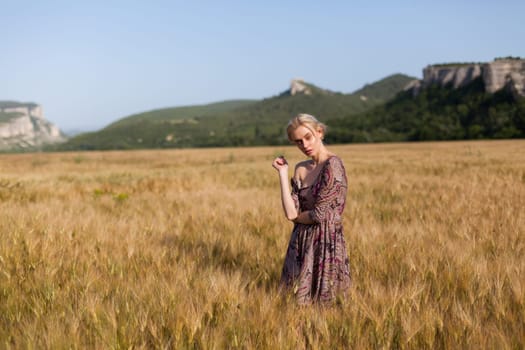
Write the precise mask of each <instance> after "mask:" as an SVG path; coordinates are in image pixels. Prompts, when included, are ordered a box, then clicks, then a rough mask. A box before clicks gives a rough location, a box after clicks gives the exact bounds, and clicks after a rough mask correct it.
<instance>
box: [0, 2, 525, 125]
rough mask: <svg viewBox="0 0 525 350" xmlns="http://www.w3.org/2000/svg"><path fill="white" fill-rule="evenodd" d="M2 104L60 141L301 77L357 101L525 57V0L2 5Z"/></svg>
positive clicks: (278, 88) (268, 92) (261, 94)
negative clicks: (404, 83)
mask: <svg viewBox="0 0 525 350" xmlns="http://www.w3.org/2000/svg"><path fill="white" fill-rule="evenodd" d="M0 34H1V38H2V46H1V53H0V79H1V83H0V100H16V101H21V102H35V103H38V104H41V105H42V107H43V109H44V115H45V117H46V118H47V119H49V120H50V121H52V122H53V123H55V124H57V125H58V126H59V127H60V128H62V129H63V130H70V129H96V128H101V127H103V126H105V125H107V124H109V123H111V122H113V121H115V120H118V119H120V118H122V117H125V116H128V115H130V114H134V113H139V112H143V111H147V110H152V109H157V108H163V107H172V106H182V105H192V104H202V103H208V102H217V101H222V100H228V99H237V98H253V99H261V98H265V97H270V96H273V95H276V94H277V93H279V92H282V91H284V90H285V89H287V88H288V85H289V83H290V80H291V79H292V78H294V77H301V78H303V79H305V80H306V81H308V82H311V83H314V84H316V85H318V86H320V87H323V88H327V89H331V90H335V91H340V92H345V93H347V92H352V91H354V90H357V89H358V88H360V87H362V86H363V85H364V84H366V83H372V82H374V81H376V80H379V79H381V78H384V77H386V76H388V75H390V74H394V73H404V74H409V75H413V76H416V77H419V78H420V77H421V74H422V73H421V72H422V69H423V68H424V67H425V66H426V65H428V64H433V63H444V62H458V61H461V62H465V61H466V62H472V61H476V62H480V61H482V62H485V61H491V60H492V59H494V58H495V57H500V56H508V55H512V56H521V57H525V1H523V0H520V1H518V0H499V1H495V0H493V1H487V0H478V1H474V0H472V1H467V0H455V1H452V0H440V1H437V0H436V1H425V0H420V1H415V0H414V1H352V0H347V1H331V0H325V1H307V0H303V1H286V0H281V1H274V0H266V1H240V0H239V1H228V0H224V1H199V0H194V1H132V0H128V1H110V0H108V1H98V0H92V1H83V2H77V1H53V0H48V1H45V0H42V1H37V0H33V1H25V0H17V1H11V0H7V1H5V0H3V1H1V2H0Z"/></svg>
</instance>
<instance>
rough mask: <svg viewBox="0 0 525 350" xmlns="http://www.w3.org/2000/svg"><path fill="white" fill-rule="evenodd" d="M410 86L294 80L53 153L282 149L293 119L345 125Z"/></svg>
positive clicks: (151, 114) (134, 120)
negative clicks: (257, 95)
mask: <svg viewBox="0 0 525 350" xmlns="http://www.w3.org/2000/svg"><path fill="white" fill-rule="evenodd" d="M412 80H414V78H413V77H409V76H406V75H402V74H396V75H392V76H390V77H387V78H385V79H382V80H380V81H378V82H375V83H373V84H369V85H366V86H365V87H363V88H362V89H360V90H358V91H356V92H354V93H351V94H343V93H339V92H334V91H330V90H327V89H322V88H319V87H317V86H315V85H314V84H311V83H306V82H304V81H302V80H293V81H292V83H291V86H290V89H288V90H286V91H284V92H282V93H280V94H277V95H276V96H272V97H269V98H266V99H263V100H236V101H224V102H219V103H213V104H208V105H200V106H184V107H175V108H165V109H158V110H153V111H148V112H145V113H139V114H135V115H132V116H129V117H126V118H123V119H121V120H118V121H116V122H115V123H113V124H111V125H109V126H107V127H106V128H104V129H102V130H100V131H97V132H92V133H86V134H81V135H78V136H76V137H73V138H71V139H70V140H69V141H68V142H66V143H64V144H62V145H59V146H58V147H56V148H55V149H60V150H80V149H84V150H87V149H90V150H94V149H136V148H175V147H179V148H183V147H209V146H240V145H245V146H248V145H271V144H283V143H287V140H286V139H285V136H284V125H285V124H286V122H287V121H288V120H289V119H290V118H291V117H292V116H293V115H294V114H297V113H301V112H308V113H311V114H314V115H316V116H318V117H320V118H321V119H322V120H323V121H329V120H331V119H343V120H345V119H348V118H352V116H354V115H357V114H359V113H363V112H365V111H367V110H369V109H370V108H372V107H374V106H378V105H380V104H383V103H385V102H386V101H388V100H389V99H391V98H392V97H394V96H395V94H396V93H397V92H399V91H401V90H402V89H403V88H404V87H405V86H406V85H407V84H408V83H409V82H410V81H412Z"/></svg>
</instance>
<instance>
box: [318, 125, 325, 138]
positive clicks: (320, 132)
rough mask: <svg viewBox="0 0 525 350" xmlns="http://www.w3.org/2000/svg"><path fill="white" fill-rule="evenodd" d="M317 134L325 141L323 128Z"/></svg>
mask: <svg viewBox="0 0 525 350" xmlns="http://www.w3.org/2000/svg"><path fill="white" fill-rule="evenodd" d="M317 134H319V137H320V138H321V140H324V131H323V129H322V128H318V129H317Z"/></svg>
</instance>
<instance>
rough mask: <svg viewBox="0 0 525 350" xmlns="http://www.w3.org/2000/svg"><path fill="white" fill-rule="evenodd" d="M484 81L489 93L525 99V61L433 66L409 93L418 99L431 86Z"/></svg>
mask: <svg viewBox="0 0 525 350" xmlns="http://www.w3.org/2000/svg"><path fill="white" fill-rule="evenodd" d="M479 77H481V78H482V80H483V84H484V85H485V91H487V92H489V93H494V92H496V91H498V90H501V89H505V88H506V89H509V90H510V91H512V93H513V94H514V95H515V96H522V97H523V96H525V59H518V58H505V59H496V60H494V61H492V62H489V63H470V64H468V63H466V64H446V65H431V66H427V67H425V68H424V69H423V79H422V80H416V81H413V82H411V83H410V84H409V85H407V87H406V88H405V90H412V92H413V94H414V95H417V94H419V92H420V91H421V89H423V88H425V87H428V86H431V85H436V84H437V85H439V86H452V87H453V88H460V87H463V86H465V85H467V84H469V83H470V82H472V81H473V80H474V79H477V78H479Z"/></svg>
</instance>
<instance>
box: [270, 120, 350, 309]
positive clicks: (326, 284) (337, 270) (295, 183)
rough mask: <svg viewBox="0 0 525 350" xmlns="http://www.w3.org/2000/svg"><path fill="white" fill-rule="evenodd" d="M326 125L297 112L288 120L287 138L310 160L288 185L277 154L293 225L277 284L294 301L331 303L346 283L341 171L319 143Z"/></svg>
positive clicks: (343, 176) (337, 161)
mask: <svg viewBox="0 0 525 350" xmlns="http://www.w3.org/2000/svg"><path fill="white" fill-rule="evenodd" d="M325 131H326V126H325V125H324V124H323V123H321V122H319V121H318V120H317V119H316V118H315V117H313V116H311V115H308V114H299V115H297V116H296V117H295V118H293V119H292V120H290V122H289V123H288V127H287V133H288V139H289V140H290V141H292V142H293V143H295V144H296V145H297V147H298V148H299V149H300V150H301V152H303V153H304V154H305V155H306V156H308V157H310V158H311V160H306V161H303V162H300V163H298V164H297V166H296V167H295V172H294V175H293V178H292V180H291V186H292V189H291V191H290V188H289V186H288V163H287V161H286V159H284V157H282V156H281V157H277V158H276V159H275V160H274V161H273V164H272V166H273V167H274V168H275V169H277V171H278V172H279V180H280V185H281V200H282V205H283V209H284V213H285V215H286V218H287V219H288V220H290V221H292V222H293V223H294V227H293V231H292V236H291V238H290V243H289V245H288V250H287V253H286V258H285V261H284V266H283V271H282V276H281V285H282V286H284V287H288V288H289V289H291V290H293V293H294V294H295V297H296V299H297V301H298V303H299V304H310V303H312V302H321V303H325V302H331V301H334V299H335V297H336V296H337V295H338V294H340V293H344V292H345V291H346V290H347V289H348V287H349V286H350V270H349V263H348V255H347V252H346V245H345V240H344V237H343V227H342V214H343V209H344V206H345V199H346V190H347V182H346V174H345V169H344V166H343V163H342V161H341V159H340V158H339V157H337V156H336V155H335V154H333V153H331V152H330V151H328V149H327V148H326V147H325V145H324V144H323V138H324V135H325Z"/></svg>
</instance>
